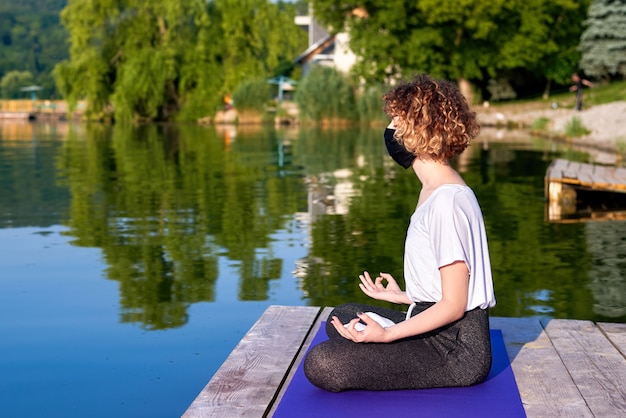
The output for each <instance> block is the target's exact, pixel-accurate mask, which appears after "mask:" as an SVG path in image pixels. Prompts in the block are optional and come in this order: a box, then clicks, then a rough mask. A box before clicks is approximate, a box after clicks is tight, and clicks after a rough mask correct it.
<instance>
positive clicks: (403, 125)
mask: <svg viewBox="0 0 626 418" xmlns="http://www.w3.org/2000/svg"><path fill="white" fill-rule="evenodd" d="M383 101H384V102H385V107H384V110H385V113H386V114H387V115H388V116H389V117H391V118H393V119H394V124H395V127H396V133H395V136H394V137H395V139H396V140H397V141H398V142H400V143H401V144H402V145H404V147H405V148H406V149H407V150H408V151H410V152H412V153H414V154H415V155H416V156H417V157H418V158H426V159H432V160H435V161H448V160H450V159H451V158H452V157H454V156H455V155H458V154H460V153H461V152H463V150H465V148H467V147H468V146H469V144H470V143H471V141H472V139H474V138H475V137H476V136H477V135H478V134H479V132H480V126H479V125H478V122H477V120H476V113H475V112H473V111H471V109H470V106H469V104H468V103H467V100H466V99H465V97H464V96H463V95H462V94H461V92H460V91H459V90H458V89H457V87H456V86H455V85H454V84H453V83H451V82H449V81H445V80H435V79H433V78H432V77H430V76H428V75H418V76H416V77H415V78H414V79H413V80H412V81H410V82H404V83H402V84H400V85H398V86H397V87H395V88H394V89H393V90H391V91H389V92H388V93H387V94H385V95H384V96H383Z"/></svg>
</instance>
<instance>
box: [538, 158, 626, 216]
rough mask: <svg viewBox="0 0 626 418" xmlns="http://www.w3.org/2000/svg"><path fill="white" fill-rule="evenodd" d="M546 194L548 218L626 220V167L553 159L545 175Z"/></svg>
mask: <svg viewBox="0 0 626 418" xmlns="http://www.w3.org/2000/svg"><path fill="white" fill-rule="evenodd" d="M591 192H598V194H594V193H591ZM583 196H584V197H583ZM545 197H546V199H547V202H548V204H547V206H546V218H547V220H548V221H553V222H580V221H584V220H591V219H593V220H606V219H626V168H623V167H615V166H605V165H600V164H588V163H580V162H576V161H568V160H564V159H557V160H554V161H553V162H552V163H551V164H550V166H549V167H548V170H547V172H546V176H545ZM582 200H585V202H582ZM581 202H582V203H583V204H584V206H583V207H582V208H581Z"/></svg>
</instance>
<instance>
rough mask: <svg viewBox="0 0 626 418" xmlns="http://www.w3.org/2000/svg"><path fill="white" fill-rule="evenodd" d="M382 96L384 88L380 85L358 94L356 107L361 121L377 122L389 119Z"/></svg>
mask: <svg viewBox="0 0 626 418" xmlns="http://www.w3.org/2000/svg"><path fill="white" fill-rule="evenodd" d="M382 96H383V88H382V87H381V86H378V85H376V86H371V87H368V88H366V89H365V90H363V91H362V92H361V93H360V94H358V95H357V96H356V107H357V111H358V116H359V120H360V121H362V122H364V123H368V124H376V123H379V122H385V121H386V120H387V116H386V115H385V112H384V111H383V101H382Z"/></svg>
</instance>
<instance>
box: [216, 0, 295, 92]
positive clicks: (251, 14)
mask: <svg viewBox="0 0 626 418" xmlns="http://www.w3.org/2000/svg"><path fill="white" fill-rule="evenodd" d="M215 8H216V12H217V14H218V18H219V21H220V24H221V31H222V35H221V37H222V39H221V48H222V50H221V62H222V65H223V72H224V89H225V92H230V93H232V92H233V91H234V90H235V89H236V88H237V86H238V85H239V83H241V82H242V81H243V80H250V79H258V78H266V77H271V76H273V75H276V74H275V73H274V70H275V69H277V68H279V67H281V66H282V65H284V63H285V62H287V61H288V62H291V61H292V60H293V58H294V57H296V56H297V55H298V54H299V53H300V52H302V51H303V50H304V49H305V48H306V42H307V37H306V33H305V32H304V31H302V30H300V29H299V28H298V27H297V26H296V25H295V23H294V17H295V8H294V7H293V5H290V4H287V3H284V2H278V3H276V4H274V3H272V2H270V1H268V0H216V1H215Z"/></svg>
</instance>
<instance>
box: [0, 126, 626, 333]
mask: <svg viewBox="0 0 626 418" xmlns="http://www.w3.org/2000/svg"><path fill="white" fill-rule="evenodd" d="M29 126H30V127H31V131H29V132H27V133H26V134H25V135H18V134H16V133H15V132H12V133H11V132H7V131H6V130H3V131H2V142H1V143H0V150H1V152H2V155H1V156H2V172H1V173H0V174H1V175H2V177H1V181H2V183H3V188H4V190H11V191H13V192H12V193H9V194H5V193H3V194H2V197H0V199H2V200H0V204H1V207H2V208H3V212H2V218H1V219H0V221H1V222H2V225H4V226H5V227H6V226H10V225H14V224H15V223H16V222H23V223H24V224H29V225H32V224H37V222H43V223H45V222H46V221H45V220H44V219H45V217H46V216H48V217H50V216H55V217H56V218H58V222H56V223H59V224H63V225H65V226H67V227H68V229H67V231H66V232H65V234H67V235H68V236H70V237H71V238H72V243H73V245H75V246H80V247H96V248H99V249H100V250H101V252H102V254H103V257H104V259H105V261H106V265H107V268H106V272H105V274H106V277H107V278H108V279H110V280H115V281H117V282H119V285H120V304H121V313H120V315H121V316H120V317H121V321H122V322H129V323H138V324H141V326H143V327H145V328H147V329H164V328H173V327H180V326H182V325H183V324H185V323H186V322H187V321H188V315H189V314H188V311H189V307H190V306H191V305H192V304H194V303H198V302H212V301H214V300H215V298H216V283H217V282H218V281H225V280H228V281H237V289H238V300H239V301H241V302H243V301H264V300H268V299H270V298H271V296H270V294H269V292H270V287H271V286H270V284H271V283H272V282H279V281H281V280H286V279H287V278H286V277H284V273H283V272H284V271H285V270H286V271H289V272H292V277H296V278H297V279H298V280H299V281H300V289H301V292H302V295H301V299H299V300H294V301H293V304H302V303H307V304H310V305H324V306H332V305H336V304H338V303H341V302H344V301H346V300H353V301H361V302H366V301H367V302H371V300H369V298H367V297H366V296H364V295H362V294H361V292H360V291H359V289H358V287H357V285H356V277H357V275H358V273H359V272H361V271H363V270H370V271H374V272H378V271H388V272H390V273H392V274H394V276H396V277H398V278H399V277H401V275H402V274H401V272H402V256H403V249H404V233H405V231H406V228H407V226H408V221H409V216H410V214H411V213H412V211H413V209H414V207H415V204H416V201H417V193H418V191H419V187H420V185H419V182H418V180H417V178H416V177H415V176H414V175H412V174H411V173H410V172H407V171H404V170H402V169H401V168H399V167H396V166H395V165H394V164H393V163H392V162H391V160H390V159H389V158H388V157H387V156H386V155H385V150H384V146H383V143H382V141H381V140H380V136H381V133H380V129H345V130H332V131H324V130H316V129H310V130H309V129H301V130H299V131H292V130H286V131H280V130H279V131H276V130H274V129H258V128H257V129H237V130H235V129H233V128H232V127H230V128H220V129H214V128H209V127H198V126H184V125H147V126H126V125H115V126H114V127H111V126H104V125H84V126H83V125H78V126H71V125H68V126H67V127H66V128H63V129H65V130H64V131H62V132H59V133H58V134H55V135H57V136H59V137H60V138H62V140H63V141H62V142H59V141H40V140H37V136H38V135H39V134H37V132H36V129H40V128H37V127H36V126H37V125H29ZM33 127H34V128H33ZM32 129H35V130H32ZM18 137H19V138H20V139H19V140H18ZM33 138H34V139H33ZM562 147H563V146H561V145H555V144H554V143H551V142H548V141H544V140H541V139H523V140H518V139H517V138H516V137H515V136H511V137H507V135H506V134H505V135H500V138H498V137H490V136H489V135H488V133H486V134H483V136H481V138H480V140H479V141H478V142H477V143H476V144H475V146H473V147H471V148H470V149H468V151H466V153H464V154H463V155H462V156H461V157H460V158H459V159H458V160H457V161H456V162H455V164H456V166H457V168H458V169H459V171H461V172H462V173H463V175H464V177H465V179H466V181H467V182H468V183H469V184H470V185H471V186H472V188H473V189H474V191H475V193H476V194H477V196H478V198H479V201H480V203H481V206H482V208H483V212H484V215H485V222H486V227H487V230H488V236H489V243H490V248H491V256H492V262H493V272H494V279H495V284H496V292H497V298H498V305H497V306H496V308H495V309H494V310H493V315H499V316H549V317H557V318H577V319H593V320H606V319H608V320H611V321H613V322H624V321H626V296H625V295H626V292H625V291H624V288H625V285H626V283H625V282H624V278H623V275H622V271H624V267H625V266H624V259H625V258H626V253H624V250H621V248H623V247H624V246H623V241H624V240H625V234H624V233H623V232H620V231H624V228H623V226H624V224H625V222H624V221H613V222H605V223H593V222H589V223H584V224H583V223H579V224H567V225H566V224H555V223H548V222H546V220H545V204H546V202H545V199H544V197H543V196H544V190H543V188H544V175H545V171H546V168H547V166H548V165H549V164H550V162H551V161H552V159H553V158H555V157H557V156H565V157H566V158H580V159H584V158H585V155H584V154H577V153H576V151H573V150H571V149H567V148H562ZM33 171H34V172H36V173H38V174H37V175H36V176H33V175H32V172H33ZM50 209H51V211H50ZM24 211H27V212H28V215H26V216H19V217H18V216H16V215H15V214H16V213H20V212H24ZM51 213H52V214H51ZM18 219H19V220H18ZM47 222H48V225H51V224H55V222H54V221H53V220H49V221H47ZM296 225H297V226H296ZM300 226H302V227H304V228H308V242H306V243H305V245H307V246H308V253H307V255H306V256H305V257H302V258H301V259H299V260H298V261H297V262H296V264H295V265H294V266H287V268H286V266H285V265H284V257H283V256H282V255H281V253H280V251H278V250H277V240H280V238H279V237H278V235H277V234H279V232H280V231H284V230H290V229H293V228H296V227H300ZM288 245H291V244H288ZM224 259H226V260H228V263H229V265H230V266H235V267H236V271H237V276H236V277H232V276H227V275H225V274H224V273H223V272H220V268H219V266H220V263H221V262H222V260H224ZM292 277H290V278H292ZM375 303H376V302H375Z"/></svg>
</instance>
